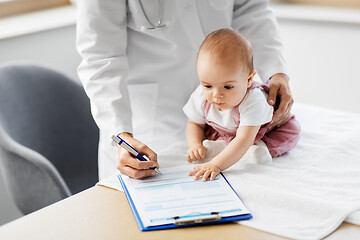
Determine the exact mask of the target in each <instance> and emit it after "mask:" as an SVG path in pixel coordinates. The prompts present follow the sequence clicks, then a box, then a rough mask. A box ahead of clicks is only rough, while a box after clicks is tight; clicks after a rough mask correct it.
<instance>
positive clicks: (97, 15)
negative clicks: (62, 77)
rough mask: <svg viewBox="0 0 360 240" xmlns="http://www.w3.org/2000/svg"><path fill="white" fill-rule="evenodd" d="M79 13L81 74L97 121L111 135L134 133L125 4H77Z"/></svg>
mask: <svg viewBox="0 0 360 240" xmlns="http://www.w3.org/2000/svg"><path fill="white" fill-rule="evenodd" d="M77 10H78V14H77V38H76V45H77V50H78V52H79V54H80V56H81V57H82V61H81V63H80V66H79V68H78V75H79V78H80V81H81V83H82V84H83V86H84V89H85V91H86V94H87V95H88V97H89V98H90V104H91V111H92V114H93V117H94V119H95V122H96V123H97V125H98V126H99V128H100V130H101V131H104V132H106V133H108V134H110V133H111V134H117V133H120V132H132V122H131V118H132V117H131V115H132V113H131V107H130V100H129V94H128V90H127V86H126V79H127V75H128V71H129V67H128V61H127V56H126V46H127V30H126V29H127V20H126V18H127V12H126V1H125V0H118V1H103V0H86V1H78V2H77ZM109 139H110V136H109Z"/></svg>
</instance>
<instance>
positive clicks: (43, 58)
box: [0, 26, 80, 225]
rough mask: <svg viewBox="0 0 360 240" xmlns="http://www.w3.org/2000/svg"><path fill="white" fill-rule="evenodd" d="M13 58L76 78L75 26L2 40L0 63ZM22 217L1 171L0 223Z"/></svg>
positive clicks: (77, 58)
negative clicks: (8, 191)
mask: <svg viewBox="0 0 360 240" xmlns="http://www.w3.org/2000/svg"><path fill="white" fill-rule="evenodd" d="M12 61H26V62H37V63H42V64H46V65H49V66H50V67H53V68H55V69H57V70H59V71H62V72H64V73H66V74H68V75H69V76H71V77H73V78H74V79H76V80H77V76H76V68H77V66H78V64H79V62H80V57H79V55H78V54H77V52H76V50H75V26H70V27H65V28H59V29H55V30H51V31H46V32H39V33H36V34H31V35H25V36H21V37H16V38H10V39H5V40H0V64H3V63H7V62H12ZM20 216H21V215H20V212H19V211H18V210H17V209H16V207H15V206H14V204H13V203H12V201H11V199H10V197H9V196H8V194H7V192H6V189H5V186H4V182H3V179H2V175H1V172H0V225H2V224H4V223H6V222H9V221H11V220H14V219H16V218H18V217H20Z"/></svg>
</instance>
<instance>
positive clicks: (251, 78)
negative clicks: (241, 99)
mask: <svg viewBox="0 0 360 240" xmlns="http://www.w3.org/2000/svg"><path fill="white" fill-rule="evenodd" d="M255 74H256V71H255V70H252V71H251V72H250V74H249V77H248V87H250V86H251V83H252V81H253V79H254V76H255Z"/></svg>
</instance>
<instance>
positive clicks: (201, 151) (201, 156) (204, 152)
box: [198, 148, 207, 159]
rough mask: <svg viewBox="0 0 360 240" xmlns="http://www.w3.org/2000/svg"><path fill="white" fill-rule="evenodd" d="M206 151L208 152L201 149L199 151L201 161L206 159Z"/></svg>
mask: <svg viewBox="0 0 360 240" xmlns="http://www.w3.org/2000/svg"><path fill="white" fill-rule="evenodd" d="M206 150H207V149H206V148H200V149H199V150H198V152H199V157H200V159H203V158H205V154H206Z"/></svg>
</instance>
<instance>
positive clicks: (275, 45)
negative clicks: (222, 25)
mask: <svg viewBox="0 0 360 240" xmlns="http://www.w3.org/2000/svg"><path fill="white" fill-rule="evenodd" d="M232 28H234V29H235V30H238V31H239V32H240V33H241V34H243V35H244V36H245V37H246V38H248V39H249V41H250V43H251V45H252V47H253V54H254V65H255V69H256V71H257V72H258V73H259V76H260V78H261V79H262V81H263V82H265V83H266V82H267V81H268V80H269V78H270V77H271V76H272V75H274V74H276V73H285V74H287V69H286V64H285V60H284V57H283V55H282V42H281V38H280V31H279V27H278V24H277V22H276V19H275V16H274V14H273V12H272V10H271V9H270V7H269V1H268V0H235V5H234V14H233V22H232Z"/></svg>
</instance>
